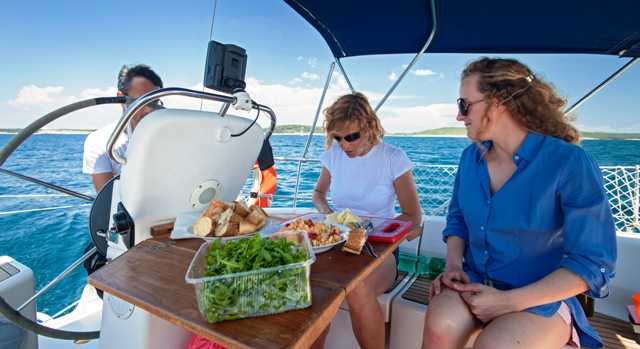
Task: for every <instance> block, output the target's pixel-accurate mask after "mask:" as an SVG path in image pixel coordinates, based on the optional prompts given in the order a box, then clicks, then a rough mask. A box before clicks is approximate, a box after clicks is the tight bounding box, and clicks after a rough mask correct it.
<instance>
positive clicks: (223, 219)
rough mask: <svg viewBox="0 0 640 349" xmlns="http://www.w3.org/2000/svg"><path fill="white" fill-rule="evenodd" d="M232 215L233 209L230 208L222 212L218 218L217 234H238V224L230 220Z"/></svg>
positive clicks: (215, 232)
mask: <svg viewBox="0 0 640 349" xmlns="http://www.w3.org/2000/svg"><path fill="white" fill-rule="evenodd" d="M232 215H233V211H232V210H229V209H227V210H226V211H224V212H222V214H221V215H220V218H219V219H218V224H217V226H216V230H215V231H214V234H215V236H234V235H238V224H237V223H235V224H234V223H231V222H229V220H230V219H231V216H232Z"/></svg>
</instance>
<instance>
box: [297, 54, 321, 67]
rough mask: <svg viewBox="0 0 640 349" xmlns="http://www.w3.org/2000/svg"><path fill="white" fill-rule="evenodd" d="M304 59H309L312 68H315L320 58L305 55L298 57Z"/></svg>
mask: <svg viewBox="0 0 640 349" xmlns="http://www.w3.org/2000/svg"><path fill="white" fill-rule="evenodd" d="M303 59H304V60H306V61H307V63H308V64H309V66H310V67H311V68H315V67H316V65H318V58H316V57H311V58H305V57H302V56H299V57H298V60H299V61H301V60H303Z"/></svg>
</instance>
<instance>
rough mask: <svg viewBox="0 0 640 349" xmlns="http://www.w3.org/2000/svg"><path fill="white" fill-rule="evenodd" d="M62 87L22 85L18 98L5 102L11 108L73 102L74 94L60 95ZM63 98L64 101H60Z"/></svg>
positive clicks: (31, 107)
mask: <svg viewBox="0 0 640 349" xmlns="http://www.w3.org/2000/svg"><path fill="white" fill-rule="evenodd" d="M63 90H64V87H62V86H58V87H51V86H47V87H38V86H35V85H29V86H24V87H23V88H21V89H20V92H18V98H16V99H14V100H9V101H7V102H6V104H7V105H9V106H10V107H12V108H16V109H25V110H31V109H33V108H38V107H42V106H51V105H56V104H58V102H68V103H72V102H75V97H74V96H67V97H64V96H62V91H63ZM62 99H64V101H62Z"/></svg>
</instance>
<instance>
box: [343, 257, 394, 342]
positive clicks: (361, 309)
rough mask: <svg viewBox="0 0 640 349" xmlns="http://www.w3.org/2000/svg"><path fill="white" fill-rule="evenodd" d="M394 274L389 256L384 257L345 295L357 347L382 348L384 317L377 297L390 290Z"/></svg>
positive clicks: (392, 263) (392, 261)
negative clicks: (358, 345) (380, 262)
mask: <svg viewBox="0 0 640 349" xmlns="http://www.w3.org/2000/svg"><path fill="white" fill-rule="evenodd" d="M395 275H396V261H395V259H394V258H393V257H390V258H387V259H385V260H384V261H383V262H382V264H380V265H379V266H378V267H377V268H376V269H375V270H374V271H373V272H372V273H371V274H369V276H367V278H366V279H364V280H363V281H362V282H361V283H360V284H359V285H358V286H356V288H354V289H353V290H352V291H351V292H349V293H347V297H346V298H347V303H348V304H349V316H350V317H351V325H352V326H353V334H354V335H355V336H356V340H357V341H358V344H360V347H361V348H365V349H374V348H376V349H384V341H385V330H384V317H383V314H382V309H381V308H380V304H379V303H378V299H377V297H378V296H379V295H381V294H382V293H383V292H384V291H385V290H386V289H388V288H389V287H391V285H392V284H393V278H394V277H395Z"/></svg>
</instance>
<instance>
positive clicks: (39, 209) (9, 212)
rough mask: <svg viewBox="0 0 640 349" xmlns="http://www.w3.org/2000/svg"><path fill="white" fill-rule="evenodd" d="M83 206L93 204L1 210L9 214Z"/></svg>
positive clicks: (0, 213) (1, 213)
mask: <svg viewBox="0 0 640 349" xmlns="http://www.w3.org/2000/svg"><path fill="white" fill-rule="evenodd" d="M81 206H91V204H82V205H76V206H74V205H72V206H56V207H44V208H32V209H29V210H17V211H6V212H0V215H8V214H16V213H27V212H37V211H51V210H60V209H63V208H73V207H81Z"/></svg>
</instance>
